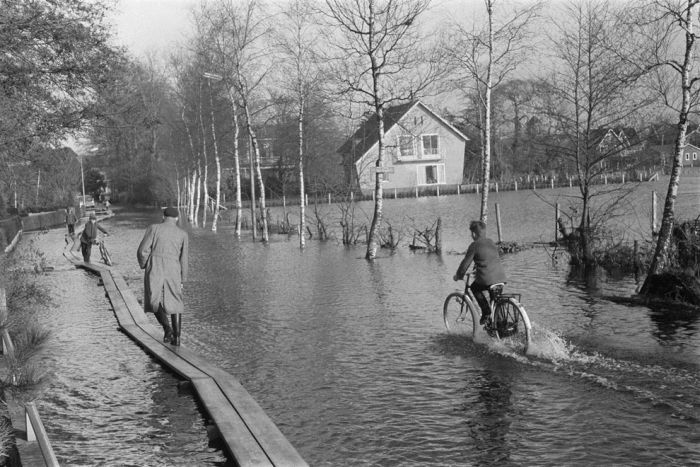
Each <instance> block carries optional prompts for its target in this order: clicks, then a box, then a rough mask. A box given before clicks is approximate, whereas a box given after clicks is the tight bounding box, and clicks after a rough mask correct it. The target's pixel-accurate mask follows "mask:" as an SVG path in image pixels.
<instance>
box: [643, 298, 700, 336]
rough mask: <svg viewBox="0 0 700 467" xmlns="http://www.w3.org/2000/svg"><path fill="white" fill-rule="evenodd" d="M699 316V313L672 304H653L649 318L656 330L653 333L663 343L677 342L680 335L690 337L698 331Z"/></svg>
mask: <svg viewBox="0 0 700 467" xmlns="http://www.w3.org/2000/svg"><path fill="white" fill-rule="evenodd" d="M699 316H700V315H698V313H694V312H692V311H687V310H679V309H678V308H674V307H670V306H663V305H661V306H659V305H657V306H653V307H652V308H651V310H650V312H649V319H650V320H651V322H652V323H654V325H655V326H656V330H655V331H653V332H652V334H653V336H654V337H655V338H656V339H657V340H658V341H659V342H660V343H661V344H671V343H675V341H676V339H677V338H678V337H682V338H688V337H690V336H692V335H694V334H695V333H696V332H697V330H698V325H697V321H698V317H699ZM678 334H681V336H678Z"/></svg>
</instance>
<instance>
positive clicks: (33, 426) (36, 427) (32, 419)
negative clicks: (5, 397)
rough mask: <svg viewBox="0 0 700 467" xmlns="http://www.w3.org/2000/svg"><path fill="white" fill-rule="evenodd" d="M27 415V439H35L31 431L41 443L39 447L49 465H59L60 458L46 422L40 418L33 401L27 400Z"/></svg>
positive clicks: (51, 466) (50, 466)
mask: <svg viewBox="0 0 700 467" xmlns="http://www.w3.org/2000/svg"><path fill="white" fill-rule="evenodd" d="M24 408H25V410H26V416H27V441H33V440H32V439H31V437H30V435H29V434H30V433H31V434H32V435H35V436H33V437H34V438H35V439H36V441H37V443H39V448H40V449H41V454H42V456H44V462H45V463H46V465H47V466H49V467H54V466H55V467H58V459H57V458H56V454H55V453H54V452H53V447H51V441H49V436H48V434H46V429H45V428H44V424H43V423H42V422H41V418H39V411H38V410H37V409H36V405H34V403H33V402H27V403H26V404H25V406H24Z"/></svg>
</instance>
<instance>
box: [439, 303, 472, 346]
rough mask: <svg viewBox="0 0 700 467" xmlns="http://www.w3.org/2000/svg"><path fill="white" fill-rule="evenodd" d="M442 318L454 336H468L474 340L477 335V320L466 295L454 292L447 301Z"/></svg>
mask: <svg viewBox="0 0 700 467" xmlns="http://www.w3.org/2000/svg"><path fill="white" fill-rule="evenodd" d="M442 318H443V320H444V321H445V327H446V328H447V330H448V331H449V332H451V333H454V334H466V335H468V336H471V337H472V338H473V337H474V335H475V334H476V320H475V319H474V314H473V313H472V310H471V307H470V306H469V302H468V301H467V299H466V298H465V296H464V294H461V293H459V292H453V293H451V294H450V295H448V296H447V298H446V299H445V304H444V305H443V307H442Z"/></svg>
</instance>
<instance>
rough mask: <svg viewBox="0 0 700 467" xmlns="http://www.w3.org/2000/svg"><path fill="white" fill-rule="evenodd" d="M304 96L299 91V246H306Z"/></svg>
mask: <svg viewBox="0 0 700 467" xmlns="http://www.w3.org/2000/svg"><path fill="white" fill-rule="evenodd" d="M304 191H305V189H304V97H303V94H302V92H301V91H300V92H299V247H300V248H304V247H305V246H306V235H305V234H304V232H306V212H305V203H304V198H305V196H304Z"/></svg>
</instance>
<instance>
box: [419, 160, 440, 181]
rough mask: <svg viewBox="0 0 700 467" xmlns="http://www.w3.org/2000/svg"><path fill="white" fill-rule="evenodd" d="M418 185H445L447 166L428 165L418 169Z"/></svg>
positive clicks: (420, 166)
mask: <svg viewBox="0 0 700 467" xmlns="http://www.w3.org/2000/svg"><path fill="white" fill-rule="evenodd" d="M416 171H417V172H416V175H417V183H418V185H438V184H443V183H445V164H426V165H419V166H418V167H416Z"/></svg>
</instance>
